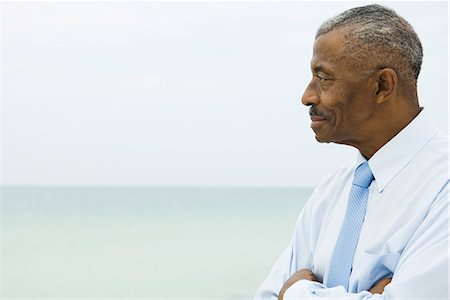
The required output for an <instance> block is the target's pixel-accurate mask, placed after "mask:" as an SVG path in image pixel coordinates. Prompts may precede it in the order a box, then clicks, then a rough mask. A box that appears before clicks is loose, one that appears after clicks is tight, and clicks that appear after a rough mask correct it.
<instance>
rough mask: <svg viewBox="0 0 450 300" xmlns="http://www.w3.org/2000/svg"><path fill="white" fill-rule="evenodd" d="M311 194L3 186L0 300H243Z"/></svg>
mask: <svg viewBox="0 0 450 300" xmlns="http://www.w3.org/2000/svg"><path fill="white" fill-rule="evenodd" d="M311 192H312V189H310V188H284V187H283V188H281V187H280V188H273V187H271V188H262V187H142V186H138V187H123V186H121V187H113V186H71V187H69V186H66V187H63V186H3V187H2V191H1V195H2V222H1V224H2V226H1V233H2V252H1V253H2V269H1V270H2V278H1V281H2V296H3V298H2V299H8V298H79V299H83V298H114V299H126V298H144V299H155V298H159V299H162V298H164V299H168V298H180V299H187V298H190V299H200V298H201V299H208V298H214V299H217V298H220V299H225V298H226V299H251V298H252V297H253V294H254V292H255V291H256V289H257V288H258V286H259V285H260V284H261V283H262V281H263V280H264V278H265V277H266V276H267V274H268V272H269V271H270V269H271V267H272V266H273V264H274V263H275V261H276V259H277V258H278V256H279V255H280V254H281V252H282V251H283V249H284V248H285V247H286V246H287V245H288V243H289V240H290V238H291V235H292V233H293V229H294V225H295V222H296V219H297V216H298V214H299V213H300V211H301V208H302V207H303V205H304V203H305V201H306V200H307V198H308V197H309V195H310V194H311Z"/></svg>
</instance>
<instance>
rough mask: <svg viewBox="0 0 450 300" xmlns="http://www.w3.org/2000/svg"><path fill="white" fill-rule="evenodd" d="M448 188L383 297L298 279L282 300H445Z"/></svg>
mask: <svg viewBox="0 0 450 300" xmlns="http://www.w3.org/2000/svg"><path fill="white" fill-rule="evenodd" d="M448 256H449V192H448V185H446V186H445V188H444V189H443V190H442V191H441V193H440V194H439V195H438V197H437V198H436V200H435V201H434V204H433V205H432V207H431V208H430V211H429V213H428V214H427V216H426V217H425V219H424V220H423V222H422V224H421V225H420V226H419V228H418V230H417V231H416V232H415V234H414V235H413V236H412V237H411V240H410V241H409V243H408V245H407V246H406V247H405V249H404V251H403V253H402V255H401V257H400V260H399V262H398V265H397V268H396V270H395V272H394V275H393V278H392V281H391V283H390V284H388V285H387V286H386V287H385V290H384V292H383V294H372V293H370V292H368V291H362V292H360V293H348V292H347V291H346V290H345V289H344V287H342V286H338V287H333V288H327V287H326V286H324V285H323V284H321V283H318V282H312V281H308V280H300V281H298V282H296V283H295V284H293V285H292V286H291V287H290V288H289V289H287V291H286V293H285V294H284V300H294V299H295V300H298V299H318V298H319V299H320V298H324V299H325V298H326V299H365V300H369V299H371V300H372V299H373V300H375V299H448V296H449V295H448V279H449V278H448V271H449V269H448V268H449V259H448Z"/></svg>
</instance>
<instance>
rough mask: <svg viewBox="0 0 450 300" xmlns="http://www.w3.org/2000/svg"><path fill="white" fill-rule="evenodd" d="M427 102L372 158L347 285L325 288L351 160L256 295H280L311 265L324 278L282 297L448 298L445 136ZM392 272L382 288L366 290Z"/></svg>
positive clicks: (312, 202)
mask: <svg viewBox="0 0 450 300" xmlns="http://www.w3.org/2000/svg"><path fill="white" fill-rule="evenodd" d="M426 114H427V112H426V111H425V110H423V111H422V112H421V113H420V114H419V115H418V116H417V117H416V118H415V119H414V120H413V121H412V122H411V123H410V124H408V126H407V127H405V128H404V129H403V130H402V131H401V132H400V133H398V134H397V135H396V136H395V137H394V138H393V139H391V140H390V141H389V142H388V143H387V144H386V145H384V146H383V147H382V148H381V149H380V150H378V151H377V152H376V153H375V154H374V155H373V156H372V157H371V158H370V159H369V161H368V163H369V166H370V169H371V170H372V173H373V175H374V178H375V180H374V181H372V184H371V185H370V187H369V199H368V204H367V212H366V216H365V220H364V224H363V227H362V229H361V234H360V238H359V242H358V246H357V248H356V251H355V256H354V259H353V269H352V273H351V276H350V279H349V290H348V291H346V290H345V289H344V288H343V287H342V286H338V287H334V288H327V287H326V282H327V276H328V271H329V270H328V269H329V266H330V260H331V257H332V255H333V250H334V245H335V244H336V240H337V238H338V235H339V232H340V228H341V225H342V222H343V220H344V216H345V211H346V205H347V201H348V196H349V192H350V187H351V182H352V180H353V174H354V171H355V168H356V167H357V166H358V165H359V164H360V163H361V162H363V161H365V159H364V157H363V156H362V155H360V154H359V155H358V158H357V160H356V162H351V163H349V164H346V165H345V166H343V167H342V168H340V169H339V170H337V172H335V173H334V174H333V175H331V176H330V177H329V178H327V179H326V180H325V181H323V182H322V183H321V184H320V185H319V186H318V187H317V188H316V189H315V191H314V193H313V194H312V196H311V198H310V199H309V200H308V202H307V203H306V204H305V207H304V208H303V210H302V212H301V213H300V216H299V218H298V221H297V225H296V228H295V232H294V235H293V237H292V240H291V243H290V245H289V247H288V248H287V249H286V250H285V251H284V252H283V253H282V255H281V257H280V258H279V259H278V261H277V262H276V264H275V266H274V267H273V268H272V270H271V272H270V274H269V276H268V277H267V279H266V280H265V281H264V282H263V284H262V285H261V287H260V288H259V289H258V291H257V292H256V295H255V300H260V299H267V300H269V299H277V298H278V292H279V291H280V289H281V287H282V286H283V284H284V282H286V280H287V279H288V278H289V277H290V276H291V275H292V274H294V273H295V272H296V271H298V270H300V269H304V268H307V269H310V270H312V272H313V273H314V274H315V275H316V277H317V279H318V280H319V281H320V282H324V283H325V285H324V284H321V283H318V282H312V281H308V280H300V281H298V282H297V283H295V284H294V285H292V286H291V287H290V288H289V289H288V290H287V291H286V293H285V294H284V299H285V300H289V299H317V298H329V299H331V298H332V299H334V298H338V299H413V298H414V299H448V284H449V281H448V279H449V278H448V274H449V269H448V268H449V258H448V257H449V188H448V182H449V172H448V171H449V170H448V166H449V165H448V164H449V161H448V137H447V135H446V134H444V133H442V132H440V131H439V130H438V129H437V128H436V127H435V126H434V125H433V124H432V123H431V122H430V121H429V119H428V118H427V116H426ZM390 276H392V282H391V283H390V284H389V285H387V286H386V288H385V290H384V293H383V294H382V295H380V294H371V293H370V292H368V290H370V288H371V287H372V286H373V285H375V284H376V282H377V281H378V280H380V279H383V278H385V277H390Z"/></svg>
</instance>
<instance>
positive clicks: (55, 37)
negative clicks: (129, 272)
mask: <svg viewBox="0 0 450 300" xmlns="http://www.w3.org/2000/svg"><path fill="white" fill-rule="evenodd" d="M369 3H372V2H368V1H360V2H301V1H290V2H261V1H251V2H217V1H209V2H189V1H185V2H184V1H183V2H155V1H139V2H127V1H112V2H106V1H102V2H91V1H75V2H54V1H50V2H38V1H32V2H22V1H3V4H2V21H1V22H2V24H1V25H2V28H1V31H2V32H1V33H2V35H1V42H2V53H1V58H2V66H1V72H2V94H1V95H2V99H1V100H2V101H1V111H2V118H1V162H2V164H1V175H2V184H3V185H121V186H123V185H145V186H262V187H312V186H315V185H316V184H317V183H319V182H320V180H322V179H323V178H324V177H326V176H328V175H329V174H331V173H332V172H333V171H334V170H335V169H336V168H338V167H339V166H340V165H342V164H343V163H344V162H346V161H348V160H352V159H354V157H355V155H356V150H355V149H353V148H351V147H348V146H342V145H335V144H320V143H318V142H316V140H315V138H314V134H313V132H312V131H311V129H310V127H309V126H310V125H309V123H310V121H309V118H308V109H307V108H306V107H302V105H301V103H300V97H301V95H302V93H303V91H304V89H305V87H306V85H307V83H308V82H309V80H310V78H311V73H310V68H309V62H310V59H311V55H312V44H313V41H314V34H315V31H316V30H317V28H318V27H319V26H320V24H321V23H322V22H323V21H324V20H325V19H327V18H329V17H332V16H333V15H336V14H338V13H340V12H342V11H343V10H345V9H348V8H351V7H354V6H357V5H363V4H369ZM379 3H380V2H379ZM381 3H382V4H384V5H387V6H389V7H391V8H393V9H395V10H396V11H397V12H398V13H399V14H400V15H402V16H403V17H405V18H406V19H407V20H408V21H409V22H410V23H411V24H412V25H413V27H414V28H415V30H416V32H417V33H418V35H419V37H420V38H421V41H422V44H423V47H424V63H423V66H422V73H421V75H420V78H419V100H420V102H421V105H422V106H424V107H425V109H426V110H428V111H429V112H430V113H431V115H432V116H433V117H434V121H435V123H436V124H437V125H438V126H439V127H440V128H441V129H442V130H444V131H445V132H448V129H447V128H448V126H447V125H448V111H449V109H448V54H447V53H448V7H447V2H381Z"/></svg>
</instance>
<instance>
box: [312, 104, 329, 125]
mask: <svg viewBox="0 0 450 300" xmlns="http://www.w3.org/2000/svg"><path fill="white" fill-rule="evenodd" d="M309 115H310V117H311V128H313V129H314V128H315V127H318V126H320V125H322V124H323V123H325V122H326V121H327V116H326V115H325V113H323V112H319V111H318V110H317V109H316V108H315V107H314V106H311V107H310V109H309Z"/></svg>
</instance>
